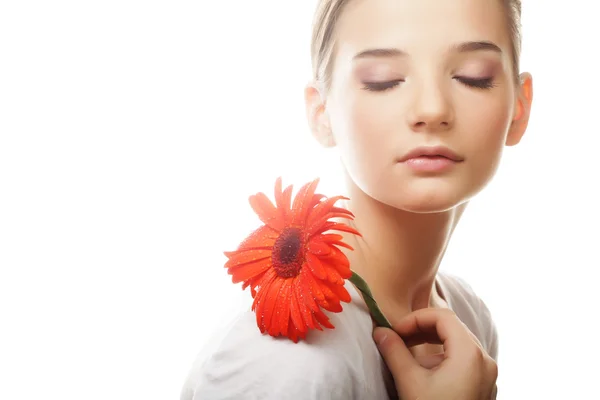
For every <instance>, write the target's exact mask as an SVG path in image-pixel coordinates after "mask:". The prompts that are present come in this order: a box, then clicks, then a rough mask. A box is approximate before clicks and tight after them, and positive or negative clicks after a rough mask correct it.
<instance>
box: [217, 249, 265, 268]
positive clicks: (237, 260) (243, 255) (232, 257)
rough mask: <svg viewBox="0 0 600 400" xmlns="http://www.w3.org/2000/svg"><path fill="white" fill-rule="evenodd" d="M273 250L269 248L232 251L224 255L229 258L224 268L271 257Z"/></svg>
mask: <svg viewBox="0 0 600 400" xmlns="http://www.w3.org/2000/svg"><path fill="white" fill-rule="evenodd" d="M272 253H273V251H272V250H271V249H268V250H265V249H260V250H258V249H253V250H248V251H232V252H227V253H225V255H226V256H227V257H229V260H227V262H226V263H225V268H234V267H237V266H240V265H243V264H248V263H253V262H256V261H260V260H264V259H268V258H271V254H272Z"/></svg>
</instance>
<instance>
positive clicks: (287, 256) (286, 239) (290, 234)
mask: <svg viewBox="0 0 600 400" xmlns="http://www.w3.org/2000/svg"><path fill="white" fill-rule="evenodd" d="M271 261H272V262H273V268H274V269H275V272H276V273H277V275H278V276H279V277H281V278H293V277H294V276H296V275H298V274H299V273H300V269H301V268H302V264H303V262H304V254H303V252H302V231H301V230H300V229H298V228H286V229H284V231H283V232H281V235H279V237H278V238H277V240H276V241H275V244H274V245H273V253H272V255H271Z"/></svg>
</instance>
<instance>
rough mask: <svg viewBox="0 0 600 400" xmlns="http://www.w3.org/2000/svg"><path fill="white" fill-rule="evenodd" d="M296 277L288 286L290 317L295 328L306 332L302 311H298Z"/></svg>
mask: <svg viewBox="0 0 600 400" xmlns="http://www.w3.org/2000/svg"><path fill="white" fill-rule="evenodd" d="M298 280H299V278H298V277H295V278H294V281H293V282H292V287H291V288H290V293H291V295H290V300H291V301H290V317H291V319H292V322H293V324H294V326H295V327H296V329H298V331H300V332H306V325H305V324H304V322H303V321H302V313H301V311H300V305H299V303H298V296H297V293H298Z"/></svg>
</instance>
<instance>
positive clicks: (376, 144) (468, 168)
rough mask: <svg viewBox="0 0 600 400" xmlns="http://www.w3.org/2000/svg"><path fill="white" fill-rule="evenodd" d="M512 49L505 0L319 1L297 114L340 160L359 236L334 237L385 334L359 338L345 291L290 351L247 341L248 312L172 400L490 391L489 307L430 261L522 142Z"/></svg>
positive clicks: (362, 330)
mask: <svg viewBox="0 0 600 400" xmlns="http://www.w3.org/2000/svg"><path fill="white" fill-rule="evenodd" d="M519 51H520V1H519V0H449V1H443V2H440V1H438V0H420V1H411V0H368V1H366V0H322V1H320V2H319V5H318V9H317V14H316V18H315V25H314V33H313V43H312V57H313V67H314V68H313V71H314V77H313V81H312V82H311V84H310V85H308V87H307V88H306V92H305V95H306V109H307V116H308V120H309V124H310V127H311V130H312V133H313V135H314V136H315V138H316V139H317V140H318V141H319V142H320V143H321V144H322V145H324V146H328V147H329V146H335V147H336V148H337V149H338V151H339V154H340V158H341V162H342V165H343V167H344V171H345V180H346V182H347V190H348V193H347V195H348V197H349V198H350V200H349V201H348V202H347V203H346V204H345V206H346V208H348V209H350V210H351V211H352V212H353V213H354V215H355V217H356V218H355V219H354V221H353V223H352V226H353V227H354V228H356V229H357V230H358V231H359V232H361V234H362V236H360V237H358V236H354V235H347V237H346V238H345V241H346V242H347V243H348V244H350V245H351V246H352V247H353V248H354V249H355V250H354V251H352V252H347V253H346V254H347V256H348V258H349V260H350V265H351V267H352V269H353V270H354V271H355V272H357V273H358V274H359V275H361V276H362V277H363V278H364V279H365V281H366V282H367V283H368V284H369V286H370V288H371V291H372V292H373V296H374V298H375V299H376V301H377V303H378V304H379V306H380V308H381V309H382V311H383V314H384V315H386V317H387V318H388V320H390V322H391V324H392V326H393V327H394V329H395V330H396V332H397V333H398V334H396V333H394V332H393V331H391V330H385V329H380V328H378V329H377V330H375V333H374V338H375V341H373V337H372V333H373V325H372V322H371V319H370V317H369V315H368V313H367V311H366V307H365V306H364V302H363V301H362V298H361V296H360V295H359V293H358V292H357V291H356V290H355V289H354V288H353V287H352V285H351V284H348V285H347V287H348V288H349V290H350V291H351V294H352V302H351V303H350V304H348V305H346V306H345V307H344V311H343V312H342V313H340V314H332V315H331V316H330V318H331V321H332V323H333V325H335V326H336V329H335V330H334V331H327V332H325V333H321V332H317V334H315V335H313V336H312V337H309V338H308V340H307V341H305V342H300V343H298V344H294V343H291V342H290V341H282V340H273V338H271V337H269V336H262V335H260V334H259V333H258V332H257V330H256V323H255V319H254V316H253V315H252V313H251V312H248V313H246V314H243V315H242V316H241V317H240V318H239V319H238V320H236V321H235V322H234V324H233V325H232V327H231V329H230V330H229V332H228V333H227V334H226V335H224V336H223V337H222V340H221V342H220V343H218V344H216V347H215V348H210V349H209V351H210V353H209V354H205V355H204V356H202V357H200V358H199V359H198V362H197V363H196V365H195V366H194V368H193V370H192V372H191V374H190V377H189V379H188V382H187V383H186V387H185V388H184V391H183V394H182V399H186V400H187V399H192V398H193V399H226V398H236V399H245V398H248V399H250V398H252V399H254V398H269V399H271V398H272V399H350V398H353V399H354V398H355V399H385V398H388V397H392V398H393V397H396V396H400V397H403V398H406V399H411V398H428V399H437V398H440V399H441V398H443V399H451V398H460V399H489V398H490V397H495V380H496V374H497V370H496V365H495V361H494V360H495V359H496V357H497V346H498V344H497V333H496V329H495V327H494V324H493V321H492V319H491V316H490V314H489V311H488V309H487V308H486V306H485V304H484V303H483V302H482V301H481V300H480V299H479V298H478V297H477V296H476V295H475V294H474V293H473V291H472V289H471V288H470V287H469V286H468V285H467V284H466V283H465V282H464V281H462V280H460V279H459V278H457V277H453V276H449V275H446V274H440V273H438V267H439V264H440V262H441V259H442V257H443V255H444V252H445V250H446V247H447V244H448V242H449V240H450V237H451V234H452V232H453V230H454V228H455V227H456V224H457V223H458V221H459V219H460V216H461V214H462V213H463V211H464V209H465V207H466V205H467V203H468V201H469V200H470V199H471V198H472V197H473V196H474V195H475V194H477V193H478V192H479V191H481V190H482V189H483V188H484V187H485V186H486V185H487V183H488V182H489V181H490V179H491V178H492V177H493V175H494V174H495V172H496V169H497V167H498V165H499V162H500V158H501V155H502V150H503V147H504V146H506V145H508V146H511V145H515V144H517V143H519V141H520V140H521V138H522V136H523V134H524V133H525V130H526V127H527V123H528V120H529V112H530V109H531V101H532V79H531V76H530V75H529V74H527V73H522V74H519V67H518V65H519ZM461 322H462V323H461ZM400 337H402V338H403V339H405V340H401V339H400ZM440 343H443V345H442V344H440ZM409 347H410V350H408V348H409ZM382 355H383V357H382ZM384 360H385V362H386V363H387V367H388V368H389V371H391V375H390V374H389V371H388V369H387V368H385V367H386V364H385V363H384ZM394 382H395V386H394Z"/></svg>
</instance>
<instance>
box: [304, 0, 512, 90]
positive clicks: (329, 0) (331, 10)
mask: <svg viewBox="0 0 600 400" xmlns="http://www.w3.org/2000/svg"><path fill="white" fill-rule="evenodd" d="M500 1H502V3H503V4H504V7H505V10H506V19H507V25H508V30H509V34H510V38H511V42H512V48H511V53H512V54H511V56H512V61H513V75H514V78H515V82H516V83H518V82H519V70H520V68H519V58H520V55H521V0H500ZM349 2H350V0H319V4H318V5H317V10H316V12H315V16H314V20H313V30H312V40H311V61H312V71H313V79H314V80H315V82H317V83H318V84H319V85H321V86H322V87H323V88H324V89H325V90H327V89H329V87H330V85H331V78H332V76H331V75H332V67H333V54H334V51H335V40H334V31H335V27H336V23H337V20H338V19H339V17H340V15H341V14H342V11H343V10H344V7H345V6H346V5H347V4H348V3H349Z"/></svg>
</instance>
